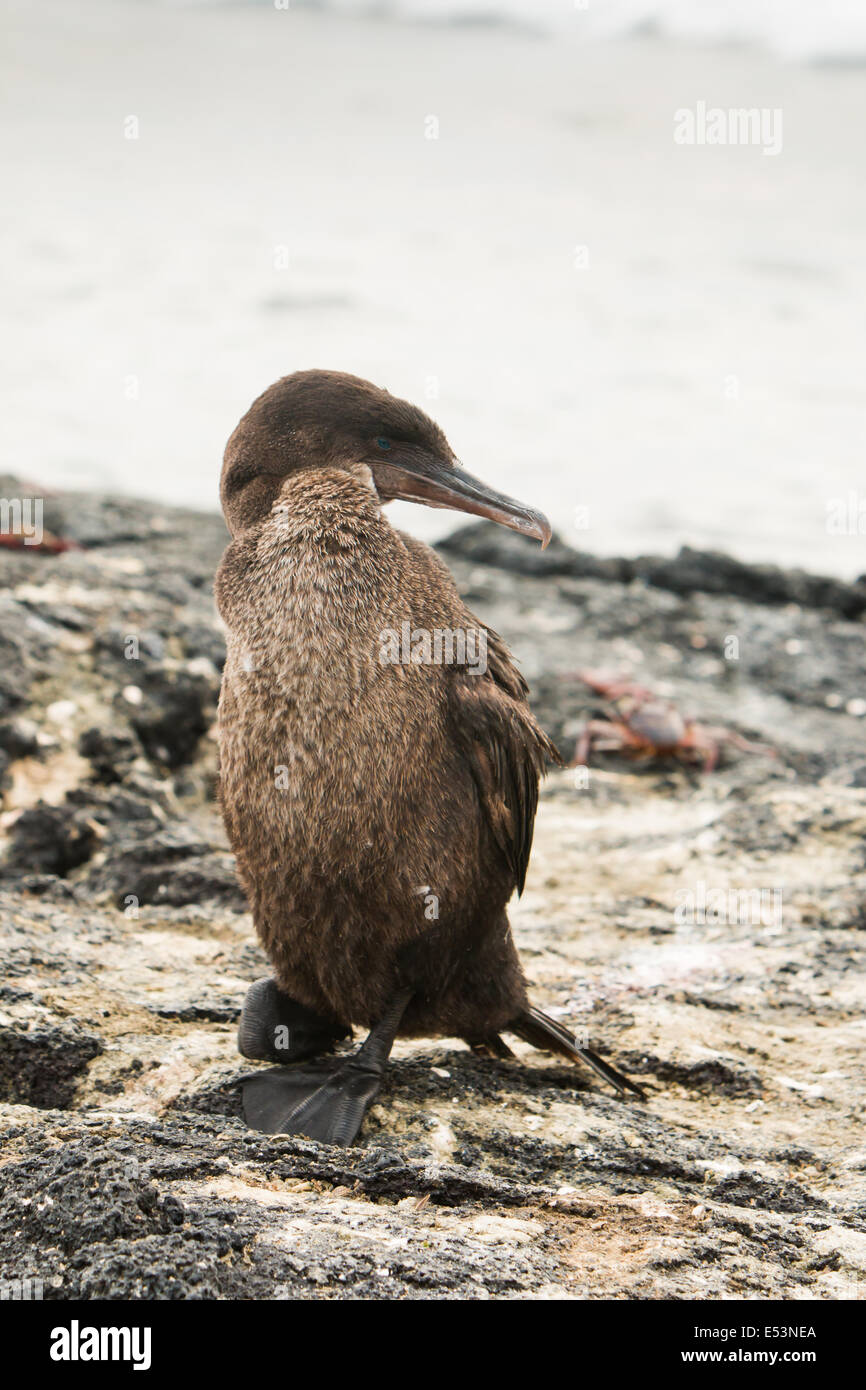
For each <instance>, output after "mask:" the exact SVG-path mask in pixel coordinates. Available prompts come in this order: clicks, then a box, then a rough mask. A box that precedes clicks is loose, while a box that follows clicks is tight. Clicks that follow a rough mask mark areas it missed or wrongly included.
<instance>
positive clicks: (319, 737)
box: [216, 372, 616, 1142]
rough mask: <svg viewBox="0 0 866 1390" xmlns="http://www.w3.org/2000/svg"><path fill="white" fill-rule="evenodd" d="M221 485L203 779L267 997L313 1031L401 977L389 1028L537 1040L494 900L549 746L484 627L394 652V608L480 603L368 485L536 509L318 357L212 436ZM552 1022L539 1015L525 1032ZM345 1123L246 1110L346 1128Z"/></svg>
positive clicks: (524, 854)
mask: <svg viewBox="0 0 866 1390" xmlns="http://www.w3.org/2000/svg"><path fill="white" fill-rule="evenodd" d="M221 495H222V501H223V508H224V511H225V515H226V519H227V521H228V524H229V528H230V530H231V533H232V538H233V539H232V541H231V544H230V545H229V547H228V549H227V550H226V553H225V555H224V557H223V561H222V564H221V565H220V568H219V571H218V573H217V578H216V597H217V603H218V606H219V610H220V613H221V614H222V617H223V619H224V621H225V624H226V627H227V629H228V639H227V645H228V653H227V660H226V666H225V673H224V677H223V687H222V694H221V698H220V711H219V738H220V764H221V771H220V786H221V793H220V794H221V802H222V809H223V815H224V819H225V824H226V829H227V832H228V835H229V839H230V841H231V844H232V846H233V848H234V850H235V853H236V856H237V862H238V869H239V873H240V877H241V881H242V882H243V884H244V887H245V889H246V891H247V894H248V896H249V900H250V904H251V907H252V912H253V918H254V921H255V926H256V930H257V932H258V934H259V936H260V938H261V940H262V943H263V945H264V947H265V950H266V951H267V953H268V956H269V958H270V960H271V961H272V964H273V967H274V972H275V977H276V983H277V986H278V989H279V992H280V996H281V997H280V1001H279V1008H280V1009H281V1010H284V1012H283V1013H281V1014H280V1017H285V1018H286V1020H287V1021H288V1022H289V1024H290V1025H291V1026H294V1025H295V1024H296V1023H297V1015H296V1014H293V1013H292V1008H293V1007H294V1006H293V1002H292V1001H294V1003H295V1004H297V1005H301V1006H303V1008H304V1011H305V1012H304V1015H303V1017H304V1019H305V1020H308V1019H312V1020H313V1021H314V1033H315V1028H316V1027H318V1026H319V1023H320V1024H321V1037H320V1038H319V1042H320V1043H321V1044H323V1045H326V1044H327V1042H328V1040H329V1038H330V1037H337V1036H339V1035H341V1034H342V1033H344V1032H345V1030H346V1029H347V1028H348V1027H351V1026H352V1025H362V1026H363V1027H365V1028H375V1027H376V1025H377V1024H380V1022H381V1020H382V1019H383V1018H385V1017H386V1016H387V1017H390V1014H389V1010H392V1012H395V1013H396V1011H397V1009H398V1005H395V1003H394V1001H395V1000H399V1001H401V1003H402V1007H400V1008H399V1014H398V1016H397V1020H396V1023H394V1026H393V1027H392V1028H391V1034H390V1036H393V1034H394V1033H397V1034H399V1035H402V1036H419V1035H420V1036H430V1035H447V1036H460V1037H463V1038H465V1039H466V1040H467V1041H469V1042H470V1044H473V1045H480V1046H484V1045H489V1046H491V1048H492V1050H494V1051H495V1050H497V1048H496V1044H497V1042H498V1034H499V1032H500V1030H502V1029H506V1028H509V1027H511V1029H512V1031H517V1032H522V1033H523V1034H524V1035H527V1029H528V1030H529V1034H531V1040H532V1041H534V1042H537V1041H538V1039H539V1036H540V1032H539V1030H540V1029H542V1030H543V1026H544V1025H543V1023H539V1022H538V1020H539V1019H542V1020H543V1019H544V1015H539V1014H537V1013H534V1014H533V1013H531V1012H530V1004H529V1001H528V998H527V994H526V982H525V979H524V976H523V972H522V970H521V967H520V962H519V960H518V956H517V952H516V950H515V946H514V942H513V940H512V936H511V931H510V927H509V924H508V918H507V915H506V904H507V903H508V900H509V898H510V897H511V896H512V894H513V892H514V891H515V889H517V891H518V892H519V891H520V890H521V889H522V887H523V883H524V879H525V876H526V869H527V863H528V860H529V852H530V847H531V843H532V828H533V821H534V817H535V810H536V803H537V796H538V782H539V777H540V775H541V773H542V771H543V768H544V765H545V762H546V761H547V760H550V761H554V762H559V761H560V759H559V755H558V753H557V750H556V749H555V747H554V746H553V744H552V743H551V742H550V740H549V739H548V738H547V736H546V735H545V734H544V732H543V731H542V729H541V728H540V727H539V725H538V724H537V723H536V721H535V719H534V718H533V716H532V713H531V711H530V709H529V706H528V703H527V687H526V683H525V681H524V680H523V678H522V676H521V675H520V673H519V672H518V671H517V669H516V667H515V666H514V664H513V662H512V659H511V656H510V654H509V652H508V650H507V648H506V646H505V644H504V643H503V641H502V639H501V638H500V637H499V636H498V635H497V634H495V633H493V632H490V631H489V630H487V633H486V641H487V654H486V655H487V659H486V670H485V671H483V672H482V671H481V670H480V669H479V668H480V667H481V666H483V662H477V661H476V662H475V663H474V664H473V665H469V664H468V663H464V664H445V663H443V664H440V665H436V664H430V663H429V662H426V661H424V662H413V661H411V660H409V661H405V660H393V659H391V658H392V657H393V656H394V653H395V651H396V650H397V648H395V647H394V639H393V638H389V637H388V636H387V634H389V633H393V634H397V635H399V637H398V647H399V646H402V647H403V650H402V651H401V652H400V655H401V656H403V657H405V656H406V655H407V651H406V634H407V632H408V634H410V636H411V634H412V633H415V634H418V633H419V632H427V633H429V634H432V633H434V632H435V631H436V630H439V631H440V632H441V631H444V630H447V631H450V632H452V633H455V632H456V633H460V632H463V633H466V632H468V631H470V630H471V631H472V632H474V633H476V634H478V633H479V632H480V631H481V630H482V625H481V624H480V623H479V621H478V619H477V618H476V617H475V616H474V614H472V613H471V612H470V611H469V609H468V608H467V607H466V605H465V604H464V603H463V601H462V599H461V598H460V596H459V594H458V593H457V590H456V588H455V585H454V582H453V580H452V578H451V576H450V574H449V573H448V571H447V569H446V568H445V566H444V565H443V564H442V562H441V561H440V560H439V559H438V557H437V556H436V555H435V554H434V553H433V551H432V550H430V549H429V548H428V547H427V546H425V545H423V544H421V542H420V541H417V540H415V539H414V538H412V537H411V536H408V535H405V534H403V533H401V532H399V531H397V530H395V529H394V528H393V527H392V526H391V525H390V524H389V522H388V521H387V519H386V517H385V515H384V514H383V511H382V504H383V502H385V501H388V500H390V499H391V498H393V497H396V496H402V497H409V498H410V499H411V500H418V501H424V502H427V503H428V504H431V505H440V506H441V505H448V506H454V507H457V508H459V509H461V510H469V511H473V512H475V513H476V514H481V515H488V516H493V517H495V519H497V520H501V521H504V522H505V524H508V525H512V526H514V527H516V528H517V529H520V530H522V531H525V532H528V533H529V534H533V535H537V536H539V537H540V538H542V539H544V538H546V536H548V535H549V527H547V523H546V522H545V521H544V519H543V518H542V517H540V516H539V514H538V513H535V512H532V511H530V510H529V509H527V508H523V507H521V506H520V505H519V504H517V503H514V502H512V500H511V499H507V498H503V497H501V496H499V495H498V494H495V493H493V492H491V491H490V490H489V489H486V488H484V485H483V484H480V483H478V482H477V481H476V480H475V479H472V478H471V477H469V475H467V474H464V473H463V472H462V470H459V469H458V468H457V465H456V461H455V460H454V456H453V454H452V451H451V449H450V447H449V445H448V443H447V441H446V439H445V436H444V435H443V434H442V431H441V430H440V429H439V427H438V426H437V425H436V424H434V422H433V421H432V420H430V419H429V418H428V417H427V416H426V415H425V414H424V413H423V412H422V411H420V410H417V409H416V408H415V407H413V406H411V405H409V404H407V403H406V402H404V401H400V400H397V399H395V398H394V397H392V396H390V395H389V394H388V393H387V392H385V391H381V390H379V389H377V388H376V387H373V386H371V385H370V384H369V383H367V382H363V381H361V380H359V379H358V378H355V377H348V376H344V375H342V374H339V373H334V372H301V373H298V374H296V375H295V376H291V377H287V378H284V379H283V380H282V381H279V382H277V383H276V384H275V385H274V386H272V387H270V388H269V390H267V391H266V392H265V393H264V394H263V395H262V396H260V397H259V399H258V400H257V401H256V402H255V403H254V404H253V406H252V407H251V409H250V410H249V412H248V413H247V415H246V416H244V418H243V419H242V420H241V422H240V424H239V425H238V427H237V429H236V430H235V432H234V434H233V435H232V437H231V439H230V440H229V443H228V446H227V449H226V455H225V463H224V468H223V475H222V487H221ZM405 624H408V625H409V627H408V629H406V628H405V627H404V625H405ZM401 639H402V640H401ZM410 646H411V643H410ZM416 651H417V648H416ZM421 654H422V655H423V654H424V653H421ZM283 996H286V997H287V998H283ZM275 997H276V996H275ZM392 1006H393V1009H392ZM285 1010H288V1012H285ZM269 1017H270V1015H269ZM274 1017H275V1016H274ZM271 1021H272V1022H273V1019H272V1020H271ZM389 1026H390V1025H389ZM242 1032H243V1024H242ZM299 1037H300V1032H299V1031H296V1033H295V1039H296V1041H295V1043H294V1044H293V1048H294V1050H292V1049H291V1048H290V1050H289V1051H288V1052H285V1053H283V1054H280V1053H279V1052H274V1051H273V1050H272V1049H268V1048H266V1049H265V1051H261V1050H258V1051H257V1050H256V1048H255V1045H253V1046H252V1047H250V1046H248V1047H247V1048H246V1049H245V1050H246V1052H247V1055H251V1056H268V1057H271V1058H272V1059H275V1060H280V1059H281V1058H282V1056H285V1057H286V1058H287V1059H289V1060H291V1059H293V1058H295V1057H296V1056H303V1055H309V1051H311V1050H316V1048H315V1039H314V1041H313V1043H312V1044H310V1046H308V1047H306V1050H303V1049H301V1047H300V1043H299V1042H298V1041H297V1039H298V1038H299ZM570 1037H571V1035H570V1034H567V1030H563V1029H560V1028H558V1027H557V1028H556V1036H554V1035H553V1034H551V1036H550V1037H549V1038H548V1041H547V1044H546V1045H547V1046H549V1047H554V1048H558V1049H559V1050H562V1047H563V1039H566V1046H567V1038H570ZM571 1041H572V1044H573V1042H574V1040H573V1039H572V1040H571ZM388 1046H390V1042H389V1043H388ZM319 1050H321V1049H319ZM385 1056H387V1051H386V1053H385ZM587 1060H591V1061H592V1062H595V1060H596V1059H595V1058H594V1055H593V1054H590V1056H589V1057H588V1058H587ZM331 1065H332V1068H333V1064H331ZM602 1065H603V1064H602ZM603 1071H604V1073H605V1074H609V1069H607V1068H606V1067H603ZM310 1074H311V1075H312V1074H313V1073H312V1072H311V1073H310ZM323 1075H324V1073H321V1074H320V1073H316V1077H315V1080H316V1083H317V1084H318V1083H320V1082H321V1081H322V1076H323ZM614 1075H616V1074H614ZM311 1084H312V1083H311ZM329 1085H330V1088H331V1092H333V1091H334V1089H335V1086H336V1083H329ZM313 1089H315V1088H313ZM309 1091H310V1086H308V1087H307V1093H309ZM316 1094H318V1092H317V1093H316ZM364 1108H365V1107H364ZM362 1114H363V1109H362V1110H361V1115H362ZM296 1120H297V1116H296ZM254 1122H255V1121H254ZM357 1123H358V1124H360V1116H359V1117H357ZM352 1124H354V1119H353V1120H352V1122H351V1123H349V1122H346V1124H345V1125H343V1126H342V1128H341V1127H340V1126H337V1127H336V1128H335V1127H334V1125H333V1124H331V1125H330V1127H328V1126H326V1127H325V1129H324V1130H321V1126H319V1129H320V1130H321V1133H319V1131H318V1130H317V1127H316V1124H315V1123H308V1124H306V1125H305V1124H304V1123H303V1116H301V1118H300V1121H299V1122H297V1123H282V1124H276V1123H275V1122H274V1120H273V1117H272V1116H270V1117H269V1119H268V1123H267V1125H265V1124H263V1125H262V1127H269V1128H274V1127H278V1128H290V1129H292V1128H299V1129H301V1131H302V1132H304V1133H313V1134H315V1135H317V1137H330V1138H336V1139H337V1140H338V1141H340V1140H341V1139H342V1141H343V1142H348V1141H349V1140H346V1138H345V1135H344V1130H345V1133H348V1132H349V1130H351V1129H352ZM338 1131H339V1132H338ZM351 1137H354V1135H353V1134H352V1135H350V1138H351Z"/></svg>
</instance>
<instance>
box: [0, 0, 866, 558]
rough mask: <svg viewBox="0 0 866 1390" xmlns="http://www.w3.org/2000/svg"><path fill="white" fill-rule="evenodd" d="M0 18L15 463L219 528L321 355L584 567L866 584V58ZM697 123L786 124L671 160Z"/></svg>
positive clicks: (237, 25)
mask: <svg viewBox="0 0 866 1390" xmlns="http://www.w3.org/2000/svg"><path fill="white" fill-rule="evenodd" d="M504 7H505V0H503V5H501V6H500V7H499V8H500V9H504ZM475 8H476V10H477V9H478V6H477V5H476V6H475ZM532 8H533V13H540V12H541V7H538V9H536V7H535V6H534V5H533V7H532ZM600 8H603V10H604V13H605V14H608V15H609V17H611V18H612V16H613V13H614V10H616V9H621V10H624V9H625V6H619V7H617V6H611V7H610V8H609V9H608V7H600ZM676 8H677V7H675V6H662V5H656V6H655V7H654V9H655V10H656V11H657V12H658V13H660V12H661V10H662V9H664V10H665V11H666V12H668V11H669V12H670V14H671V15H673V14H674V11H675V10H676ZM681 8H682V7H681ZM696 8H701V7H696ZM704 8H705V9H706V12H707V13H708V12H709V10H710V9H711V8H713V7H704ZM728 8H730V7H728ZM800 8H801V7H799V6H797V7H791V6H787V7H786V11H787V12H788V13H793V12H794V11H795V10H796V13H797V14H798V15H799V14H800ZM4 9H5V24H4V27H5V30H6V33H7V43H6V45H5V47H4V51H3V54H2V62H3V64H4V71H3V74H2V92H3V97H2V100H3V102H4V103H5V107H6V112H5V114H6V125H7V127H10V126H14V130H15V139H14V141H13V142H8V143H7V148H6V151H5V156H4V164H5V194H6V197H5V199H4V209H3V211H2V214H0V217H2V220H0V266H2V268H3V270H4V271H5V279H6V282H7V286H6V293H5V308H6V315H5V318H6V334H5V335H4V342H3V347H2V349H0V350H2V352H3V361H2V372H0V382H2V402H0V404H2V411H0V442H2V461H0V466H2V469H3V470H4V471H16V472H18V473H21V474H24V475H25V476H27V477H30V478H33V479H35V480H39V481H42V482H44V483H46V484H49V485H50V484H54V485H63V484H76V483H77V484H85V485H96V486H100V487H106V488H120V489H123V490H126V491H130V492H137V493H140V494H144V495H150V496H154V497H158V498H161V499H167V500H173V501H179V502H191V503H194V504H197V505H204V506H215V505H216V497H217V482H218V475H219V464H220V457H221V453H222V448H223V446H224V443H225V440H226V438H227V436H228V434H229V433H230V431H231V429H232V428H233V426H234V424H235V423H236V421H237V418H238V417H239V415H240V414H241V413H242V411H243V410H245V409H246V407H247V406H248V404H249V402H250V401H251V400H252V398H253V397H254V396H255V395H257V394H258V393H259V392H260V391H261V390H262V389H263V388H264V386H265V385H267V384H268V383H269V382H270V381H272V380H274V379H275V378H276V377H278V376H280V375H283V374H284V373H286V372H289V371H293V370H296V369H298V368H301V367H309V366H327V367H336V368H342V369H344V370H348V371H353V372H356V373H358V374H359V375H362V376H366V377H369V378H370V379H371V380H374V381H376V382H378V383H380V384H381V385H384V386H387V387H388V388H389V389H390V390H392V391H394V392H395V393H397V394H401V395H405V396H407V397H409V398H411V399H413V400H416V401H418V403H419V404H422V405H424V406H426V408H427V409H428V410H429V411H430V412H431V414H433V415H435V416H436V417H437V418H438V419H439V420H440V421H441V423H442V424H443V425H444V427H445V428H446V430H447V431H448V434H449V437H450V438H451V441H452V443H453V445H454V446H455V448H456V449H457V451H458V452H459V454H460V455H461V457H462V458H463V460H464V462H465V464H466V466H467V467H468V468H470V469H471V470H472V471H473V472H475V473H478V474H479V475H481V476H483V477H487V478H489V479H490V481H491V482H494V483H495V484H496V485H497V486H499V487H500V488H502V489H504V490H506V491H509V492H512V493H514V494H516V495H517V496H520V497H523V498H524V499H525V500H526V501H529V502H532V503H533V504H535V505H537V506H540V507H542V508H544V509H545V510H546V511H548V513H549V514H550V516H551V519H552V520H553V522H554V524H555V526H556V527H557V528H558V529H559V530H560V531H561V532H562V533H563V534H564V535H565V536H566V538H567V539H568V540H570V541H571V542H572V543H573V544H584V545H586V546H588V547H589V548H593V549H597V550H601V551H607V552H611V551H613V552H617V551H618V552H625V553H629V552H634V551H636V550H639V549H642V550H654V551H670V550H672V549H673V548H675V547H676V546H677V545H678V544H680V543H682V542H684V541H685V542H690V543H693V544H698V545H713V546H717V547H721V548H725V549H728V550H731V551H733V552H734V553H736V554H740V555H743V556H745V557H751V558H760V559H777V560H779V561H781V562H783V563H801V564H804V565H806V566H808V567H811V568H813V569H822V570H833V571H834V572H837V573H840V574H843V575H848V576H854V575H856V574H858V573H861V572H862V571H863V570H866V559H864V554H863V545H864V537H863V536H861V535H857V534H856V527H855V528H854V531H852V532H851V533H849V534H844V535H842V536H839V535H836V534H834V533H833V532H832V531H831V530H830V529H828V524H827V523H828V508H830V507H832V504H833V503H834V501H838V500H839V499H844V498H847V497H848V496H849V495H850V493H851V492H852V491H855V492H857V496H858V497H859V496H860V495H861V494H866V486H864V478H863V445H864V422H866V414H864V407H866V392H864V382H863V367H862V363H863V345H864V315H863V305H864V292H866V268H864V260H863V254H862V248H863V244H864V236H866V180H864V179H863V172H864V159H863V151H862V132H863V129H864V114H866V109H864V81H866V75H864V72H863V71H862V70H860V69H858V68H856V67H854V66H851V67H839V66H828V67H824V66H805V65H799V64H782V63H780V62H778V61H776V60H775V59H771V58H769V57H768V56H766V55H765V54H763V53H761V52H759V51H757V50H743V51H740V50H730V49H728V48H725V47H718V48H713V47H709V48H695V47H684V46H682V45H680V44H675V43H672V42H667V41H661V42H660V41H657V40H655V41H652V42H649V41H645V40H644V41H641V40H637V39H635V40H631V41H626V40H616V41H612V42H609V43H605V44H597V45H596V44H592V43H586V44H583V43H578V42H575V41H574V40H573V39H572V38H571V37H570V36H569V35H567V34H564V33H558V34H557V35H556V36H554V37H549V38H545V39H538V38H534V37H532V36H529V35H527V34H525V33H523V32H522V31H520V30H517V29H509V28H507V27H498V28H497V27H494V28H491V27H485V26H475V27H470V26H463V27H448V26H443V25H436V26H432V27H425V28H423V29H419V28H418V27H417V26H416V25H411V24H393V23H389V22H387V21H381V22H377V23H368V22H353V21H351V20H348V19H342V18H334V17H328V16H324V15H316V14H312V13H309V12H298V11H297V10H295V9H293V10H291V11H290V12H289V13H286V12H278V11H276V10H275V9H274V7H273V6H264V5H261V6H242V5H216V4H211V3H208V4H207V5H198V6H193V7H190V6H184V7H180V8H179V7H177V6H175V5H166V4H155V3H150V2H149V0H148V2H147V3H139V0H110V2H109V0H106V3H99V2H98V0H78V3H77V4H76V6H75V7H74V9H73V7H70V6H68V5H66V4H64V3H61V0H44V3H42V4H41V5H40V6H39V7H38V8H34V7H32V6H31V5H29V4H26V3H23V0H19V2H18V3H15V0H7V3H6V4H5V6H4ZM636 9H637V7H636V6H632V10H636ZM770 9H774V10H775V7H770V6H767V7H761V6H759V5H756V6H755V7H754V12H755V13H765V12H769V10H770ZM658 13H657V17H658ZM824 13H825V11H824V10H822V14H824ZM579 17H580V16H579ZM671 22H673V21H672V20H671ZM698 101H707V102H710V103H718V104H720V105H723V106H737V107H739V106H758V107H767V108H773V109H775V108H779V109H781V110H782V111H783V113H784V144H783V149H782V152H781V154H779V156H778V157H770V158H768V157H766V156H765V155H764V154H763V153H762V151H761V149H760V148H755V147H740V148H734V147H729V148H709V147H691V148H689V147H681V146H677V145H676V144H675V143H674V141H673V138H672V129H673V115H674V112H675V111H676V110H677V109H678V108H692V107H694V106H695V104H696V103H697V102H698ZM431 117H433V118H434V119H435V121H436V122H438V132H437V133H438V138H436V139H431V138H428V137H429V135H430V133H431V127H430V119H431ZM130 118H134V119H135V121H136V122H137V123H138V126H137V130H136V131H135V133H136V134H137V137H138V138H135V139H129V138H127V135H128V134H129V133H130V130H131V127H130V126H129V121H130ZM578 248H585V250H584V251H579V249H578ZM858 490H859V491H858ZM393 510H394V511H397V509H393ZM400 511H401V512H402V515H401V517H400V520H401V522H402V524H406V525H408V526H409V527H411V529H413V530H415V531H416V532H417V533H418V534H422V535H425V536H431V535H435V534H440V533H441V532H442V531H443V530H445V529H447V528H448V527H449V526H451V525H452V524H453V518H451V517H450V516H449V514H448V513H445V512H434V511H429V510H425V509H422V508H410V507H408V506H404V507H402V508H401V509H400Z"/></svg>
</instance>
